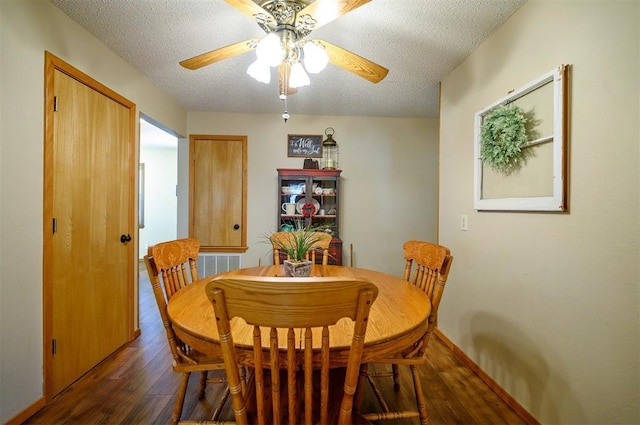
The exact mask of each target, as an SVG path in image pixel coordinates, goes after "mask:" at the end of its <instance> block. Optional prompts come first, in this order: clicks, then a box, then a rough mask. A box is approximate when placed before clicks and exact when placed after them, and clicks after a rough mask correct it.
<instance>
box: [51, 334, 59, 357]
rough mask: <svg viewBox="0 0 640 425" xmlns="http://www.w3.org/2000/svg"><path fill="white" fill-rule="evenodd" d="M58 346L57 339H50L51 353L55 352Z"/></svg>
mask: <svg viewBox="0 0 640 425" xmlns="http://www.w3.org/2000/svg"><path fill="white" fill-rule="evenodd" d="M57 348H58V341H57V340H56V339H55V338H54V339H52V340H51V354H56V350H57Z"/></svg>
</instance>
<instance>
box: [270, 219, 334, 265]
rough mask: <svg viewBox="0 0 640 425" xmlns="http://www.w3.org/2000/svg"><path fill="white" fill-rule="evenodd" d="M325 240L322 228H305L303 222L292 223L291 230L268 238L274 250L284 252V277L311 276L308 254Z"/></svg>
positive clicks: (310, 262)
mask: <svg viewBox="0 0 640 425" xmlns="http://www.w3.org/2000/svg"><path fill="white" fill-rule="evenodd" d="M324 238H326V232H325V229H324V228H319V227H311V226H306V225H305V223H304V221H303V220H299V219H296V220H294V221H293V229H292V230H290V231H284V232H277V233H273V234H272V235H271V236H269V240H270V241H271V244H272V246H273V248H274V249H278V250H280V251H284V252H285V253H286V254H287V259H286V260H284V262H283V264H284V271H285V275H286V276H291V277H302V276H309V275H310V274H311V266H312V261H311V260H309V259H308V258H309V254H310V253H311V251H312V250H313V249H315V247H316V245H317V244H318V243H319V242H320V241H322V240H323V239H324Z"/></svg>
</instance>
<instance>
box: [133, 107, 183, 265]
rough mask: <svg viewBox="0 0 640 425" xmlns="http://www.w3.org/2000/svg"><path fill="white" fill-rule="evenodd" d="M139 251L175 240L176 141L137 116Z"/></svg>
mask: <svg viewBox="0 0 640 425" xmlns="http://www.w3.org/2000/svg"><path fill="white" fill-rule="evenodd" d="M139 171H140V199H139V204H140V208H139V209H140V216H139V224H140V230H139V235H138V236H139V239H138V240H139V252H138V258H139V259H142V258H143V257H144V255H145V254H146V253H147V248H148V247H149V246H151V245H154V244H156V243H158V242H163V241H168V240H173V239H177V233H178V230H177V228H178V197H177V187H178V138H177V137H176V136H175V135H174V134H171V133H170V132H169V131H167V130H165V129H163V128H161V127H160V125H159V124H157V123H156V122H154V121H153V120H152V119H150V118H148V117H146V116H145V115H143V114H140V170H139Z"/></svg>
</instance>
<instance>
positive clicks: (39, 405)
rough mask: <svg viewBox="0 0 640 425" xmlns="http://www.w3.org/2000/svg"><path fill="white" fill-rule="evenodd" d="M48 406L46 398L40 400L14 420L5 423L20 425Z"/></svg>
mask: <svg viewBox="0 0 640 425" xmlns="http://www.w3.org/2000/svg"><path fill="white" fill-rule="evenodd" d="M46 404H47V402H46V400H45V399H44V397H42V398H39V399H38V400H36V401H35V402H34V403H33V404H31V405H30V406H29V407H27V408H26V409H24V410H23V411H22V412H20V413H18V414H17V415H15V416H14V417H13V418H11V419H9V420H8V421H7V422H5V424H6V425H20V424H21V423H23V422H24V421H26V420H27V419H29V418H30V417H31V416H33V415H35V414H36V413H37V412H38V410H40V409H42V408H43V407H44V406H46Z"/></svg>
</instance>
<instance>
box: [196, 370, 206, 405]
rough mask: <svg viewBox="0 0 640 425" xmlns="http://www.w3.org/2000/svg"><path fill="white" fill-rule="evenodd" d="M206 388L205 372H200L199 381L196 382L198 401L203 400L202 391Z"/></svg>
mask: <svg viewBox="0 0 640 425" xmlns="http://www.w3.org/2000/svg"><path fill="white" fill-rule="evenodd" d="M206 388H207V371H206V370H204V371H202V372H200V381H199V382H198V400H202V399H203V398H204V390H205V389H206Z"/></svg>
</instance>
